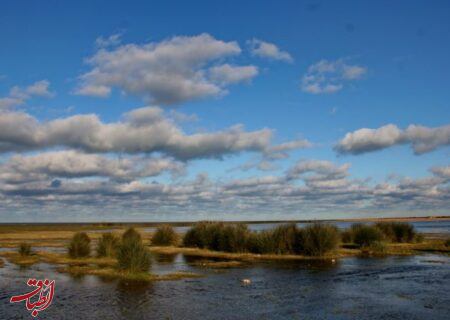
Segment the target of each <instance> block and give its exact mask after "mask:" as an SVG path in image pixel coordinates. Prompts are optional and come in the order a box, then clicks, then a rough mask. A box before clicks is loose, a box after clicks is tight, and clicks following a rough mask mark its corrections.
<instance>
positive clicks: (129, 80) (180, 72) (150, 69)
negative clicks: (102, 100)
mask: <svg viewBox="0 0 450 320" xmlns="http://www.w3.org/2000/svg"><path fill="white" fill-rule="evenodd" d="M240 53H241V49H240V47H239V45H238V44H237V43H236V42H234V41H230V42H225V41H222V40H217V39H215V38H214V37H212V36H210V35H209V34H205V33H204V34H200V35H198V36H192V37H188V36H178V37H173V38H170V39H167V40H163V41H161V42H151V43H147V44H142V45H139V44H126V45H122V46H119V47H115V48H113V49H106V48H103V49H100V50H99V51H97V53H96V54H95V55H94V56H92V57H90V58H89V59H88V60H87V61H88V63H89V64H90V65H91V66H92V69H91V70H90V71H89V72H87V73H85V74H83V75H81V76H80V84H79V87H78V88H77V89H76V90H75V93H76V94H80V95H91V96H96V97H105V96H108V95H109V94H110V92H111V90H112V89H113V88H117V89H119V90H121V91H123V92H125V93H127V94H131V95H136V96H139V97H141V98H143V99H144V100H146V101H151V102H152V103H156V104H162V105H171V104H178V103H182V102H186V101H191V100H196V99H201V98H205V97H214V96H221V95H224V94H226V93H227V90H226V85H227V84H230V83H235V82H239V81H242V80H246V79H250V78H251V77H253V76H255V75H256V72H257V69H256V67H254V66H243V67H240V66H233V67H232V66H229V65H227V64H225V65H224V64H222V66H218V67H215V69H214V66H212V64H213V63H219V62H222V61H223V60H224V59H226V58H227V57H231V56H236V55H239V54H240ZM227 66H228V67H227ZM211 67H213V68H212V69H210V68H211ZM210 72H212V75H213V76H212V77H209V75H210Z"/></svg>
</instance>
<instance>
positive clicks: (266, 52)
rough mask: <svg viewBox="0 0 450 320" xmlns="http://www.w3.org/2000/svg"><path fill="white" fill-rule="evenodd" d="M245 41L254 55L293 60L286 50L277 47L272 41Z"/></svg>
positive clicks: (287, 60)
mask: <svg viewBox="0 0 450 320" xmlns="http://www.w3.org/2000/svg"><path fill="white" fill-rule="evenodd" d="M247 43H248V45H249V46H250V52H251V54H252V55H254V56H259V57H262V58H269V59H273V60H281V61H285V62H293V61H294V59H293V58H292V56H291V55H290V54H289V53H288V52H286V51H282V50H280V48H278V47H277V46H276V45H275V44H273V43H270V42H266V41H262V40H258V39H252V40H249V41H247Z"/></svg>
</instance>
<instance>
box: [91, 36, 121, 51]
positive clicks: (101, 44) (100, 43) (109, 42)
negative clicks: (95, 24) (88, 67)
mask: <svg viewBox="0 0 450 320" xmlns="http://www.w3.org/2000/svg"><path fill="white" fill-rule="evenodd" d="M121 38H122V34H121V33H115V34H112V35H110V36H109V37H106V38H105V37H98V38H97V39H95V46H96V47H97V48H107V47H112V46H117V45H119V44H120V43H121V42H122V39H121Z"/></svg>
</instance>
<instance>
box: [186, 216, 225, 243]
mask: <svg viewBox="0 0 450 320" xmlns="http://www.w3.org/2000/svg"><path fill="white" fill-rule="evenodd" d="M223 225H224V224H223V223H222V222H212V221H200V222H198V223H196V224H195V225H193V226H192V227H191V228H190V229H189V230H188V231H187V232H186V234H185V235H184V238H183V245H184V246H185V247H198V248H207V249H211V250H219V238H220V233H221V231H222V228H223Z"/></svg>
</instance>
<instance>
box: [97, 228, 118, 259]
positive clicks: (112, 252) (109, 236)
mask: <svg viewBox="0 0 450 320" xmlns="http://www.w3.org/2000/svg"><path fill="white" fill-rule="evenodd" d="M119 246H120V239H119V237H117V236H116V235H114V234H113V233H111V232H107V233H104V234H102V237H101V238H100V240H99V241H98V244H97V256H98V257H115V256H116V255H117V250H118V249H119Z"/></svg>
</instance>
